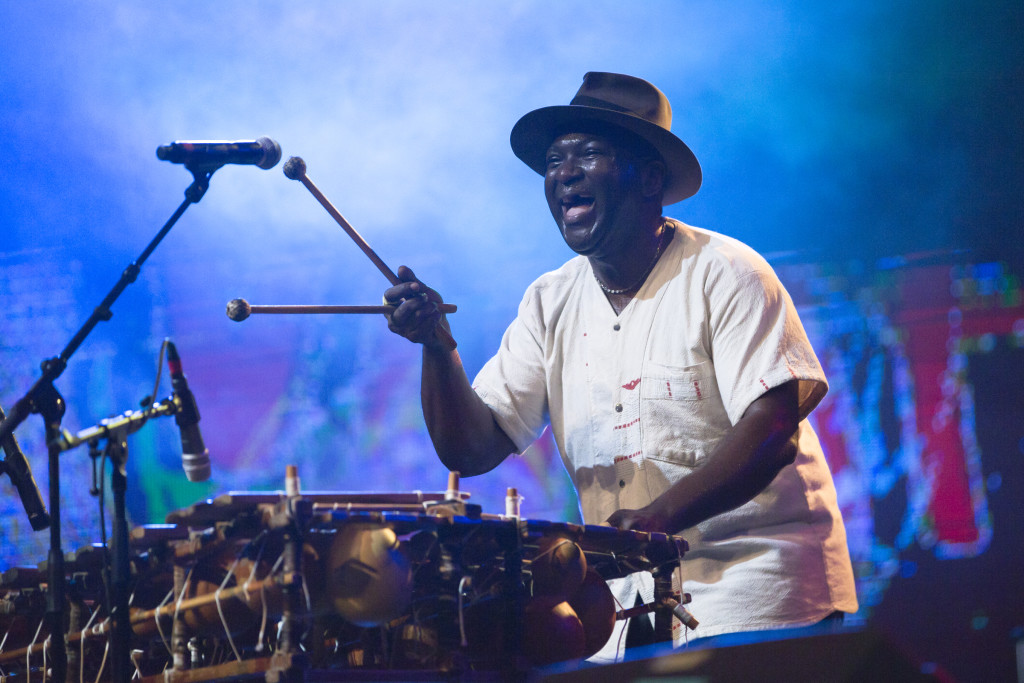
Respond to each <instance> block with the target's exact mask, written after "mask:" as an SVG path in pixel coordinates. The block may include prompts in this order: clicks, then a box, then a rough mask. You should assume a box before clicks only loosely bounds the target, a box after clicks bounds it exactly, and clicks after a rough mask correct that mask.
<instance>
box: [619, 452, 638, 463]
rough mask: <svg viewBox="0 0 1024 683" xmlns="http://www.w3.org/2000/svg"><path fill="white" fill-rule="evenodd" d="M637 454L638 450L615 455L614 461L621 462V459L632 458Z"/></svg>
mask: <svg viewBox="0 0 1024 683" xmlns="http://www.w3.org/2000/svg"><path fill="white" fill-rule="evenodd" d="M638 455H640V451H637V452H636V453H630V454H629V455H616V456H615V459H614V462H617V463H619V462H622V461H623V460H632V459H633V458H635V457H636V456H638Z"/></svg>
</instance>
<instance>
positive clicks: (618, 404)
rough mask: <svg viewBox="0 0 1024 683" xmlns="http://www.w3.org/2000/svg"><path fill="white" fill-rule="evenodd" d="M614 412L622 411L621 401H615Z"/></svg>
mask: <svg viewBox="0 0 1024 683" xmlns="http://www.w3.org/2000/svg"><path fill="white" fill-rule="evenodd" d="M615 412H616V413H621V412H622V404H621V403H616V404H615Z"/></svg>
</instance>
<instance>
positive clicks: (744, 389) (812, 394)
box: [705, 257, 828, 424]
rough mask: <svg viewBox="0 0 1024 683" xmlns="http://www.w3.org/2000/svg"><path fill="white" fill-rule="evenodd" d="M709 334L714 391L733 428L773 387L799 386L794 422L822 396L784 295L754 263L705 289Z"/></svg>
mask: <svg viewBox="0 0 1024 683" xmlns="http://www.w3.org/2000/svg"><path fill="white" fill-rule="evenodd" d="M705 292H706V296H707V297H708V299H709V304H710V305H709V311H710V314H709V315H710V320H709V330H710V335H711V338H710V343H711V350H712V357H713V359H714V364H715V373H716V375H717V379H718V386H719V391H720V392H721V395H722V401H723V403H724V404H725V408H726V411H727V413H728V415H729V419H730V421H731V422H732V423H733V424H735V423H736V422H737V421H738V420H739V419H740V418H741V417H742V416H743V413H744V412H745V411H746V409H747V408H748V407H749V406H750V404H751V403H752V402H753V401H754V400H756V399H757V398H759V397H760V396H762V395H763V394H764V393H765V392H767V391H768V390H770V389H773V388H774V387H777V386H780V385H782V384H785V383H786V382H789V381H791V380H797V381H799V382H800V392H799V394H800V419H803V418H805V417H806V416H807V415H808V414H810V412H811V411H812V410H813V409H814V407H815V406H816V405H817V404H818V402H819V401H821V399H822V397H824V395H825V393H826V392H827V391H828V382H827V380H826V379H825V374H824V372H823V371H822V369H821V364H820V363H819V362H818V358H817V356H816V355H815V354H814V350H813V348H811V343H810V341H809V340H808V338H807V333H806V332H805V331H804V328H803V324H802V323H801V322H800V318H799V316H798V314H797V310H796V307H795V306H794V304H793V301H792V299H791V298H790V296H789V293H788V292H787V291H786V290H785V288H784V287H783V286H782V283H781V282H780V281H779V279H778V277H777V276H776V275H775V272H774V271H773V270H772V269H771V267H770V266H769V265H768V264H767V263H766V262H764V261H763V260H761V259H760V257H757V259H756V260H755V261H754V262H753V264H752V267H751V268H750V269H744V270H742V271H739V272H738V273H737V272H733V271H726V270H723V271H720V272H719V273H718V274H717V275H716V276H715V277H712V278H709V280H708V281H707V283H706V289H705Z"/></svg>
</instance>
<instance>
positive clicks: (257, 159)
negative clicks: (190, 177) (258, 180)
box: [156, 138, 281, 168]
mask: <svg viewBox="0 0 1024 683" xmlns="http://www.w3.org/2000/svg"><path fill="white" fill-rule="evenodd" d="M156 158H157V159H160V160H161V161H170V162H171V163H173V164H185V165H186V166H189V167H191V166H196V167H200V168H204V167H206V168H209V167H213V168H220V167H221V166H223V165H224V164H255V165H256V166H259V167H260V168H273V167H274V166H275V165H277V162H279V161H280V160H281V146H280V145H279V144H277V143H276V142H274V141H273V140H271V139H270V138H260V139H259V140H238V141H235V142H228V141H226V140H191V141H188V140H176V141H174V142H172V143H171V144H169V145H162V146H160V147H157V148H156Z"/></svg>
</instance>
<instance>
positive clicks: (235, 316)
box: [228, 299, 458, 322]
mask: <svg viewBox="0 0 1024 683" xmlns="http://www.w3.org/2000/svg"><path fill="white" fill-rule="evenodd" d="M393 310H395V307H394V306H385V305H380V306H253V305H250V304H249V302H248V301H246V300H245V299H232V300H231V301H229V302H228V317H229V318H231V319H232V320H234V321H235V322H242V321H243V320H245V319H246V318H248V317H249V316H250V315H252V314H253V313H256V314H261V313H271V314H275V313H276V314H308V313H329V314H338V313H356V314H360V313H362V314H366V313H383V314H385V315H386V314H388V313H391V312H392V311H393ZM437 310H439V311H441V312H442V313H454V312H455V311H457V310H458V307H456V306H455V304H438V305H437Z"/></svg>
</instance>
